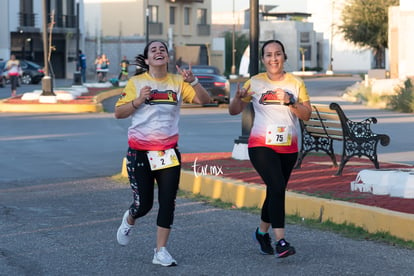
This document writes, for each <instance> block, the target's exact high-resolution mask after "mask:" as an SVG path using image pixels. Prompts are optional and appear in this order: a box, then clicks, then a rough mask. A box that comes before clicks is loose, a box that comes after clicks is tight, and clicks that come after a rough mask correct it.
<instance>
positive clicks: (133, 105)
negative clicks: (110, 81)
mask: <svg viewBox="0 0 414 276" xmlns="http://www.w3.org/2000/svg"><path fill="white" fill-rule="evenodd" d="M131 104H132V107H133V108H134V109H137V108H138V106H136V105H135V104H134V101H131Z"/></svg>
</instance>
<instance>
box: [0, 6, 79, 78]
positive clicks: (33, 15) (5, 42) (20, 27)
mask: <svg viewBox="0 0 414 276" xmlns="http://www.w3.org/2000/svg"><path fill="white" fill-rule="evenodd" d="M3 3H4V5H3V6H2V8H1V9H0V18H1V19H0V22H1V24H0V58H1V59H4V60H7V59H8V58H9V57H10V55H11V54H15V55H16V57H17V58H18V59H27V60H31V61H34V62H36V63H38V64H44V56H43V39H42V32H43V16H44V15H45V13H44V12H43V1H38V0H19V1H15V0H4V1H2V4H3ZM77 5H80V6H82V1H79V2H78V1H76V0H46V17H47V22H48V24H50V23H51V22H53V28H52V35H51V38H52V39H51V43H50V48H51V49H52V52H51V55H50V69H51V73H52V74H53V75H54V76H55V77H56V78H65V77H67V76H69V75H71V76H72V75H73V72H74V71H75V69H76V57H77V54H76V46H77V41H78V40H77V34H78V32H77V22H78V21H77V20H78V17H77V14H76V10H77V9H76V7H77ZM79 10H82V8H80V9H79ZM79 17H80V18H79V22H83V20H82V18H81V17H82V14H81V13H80V14H79ZM79 30H80V31H79V34H80V35H79V41H82V33H83V25H82V24H80V25H79ZM49 33H50V32H48V37H49Z"/></svg>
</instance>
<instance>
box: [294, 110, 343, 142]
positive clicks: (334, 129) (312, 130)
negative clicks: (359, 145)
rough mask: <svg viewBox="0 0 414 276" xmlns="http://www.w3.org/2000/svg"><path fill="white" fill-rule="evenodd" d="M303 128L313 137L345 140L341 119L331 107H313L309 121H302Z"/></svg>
mask: <svg viewBox="0 0 414 276" xmlns="http://www.w3.org/2000/svg"><path fill="white" fill-rule="evenodd" d="M301 123H302V127H303V128H304V129H305V130H306V131H307V132H308V133H309V134H310V135H312V136H315V137H328V138H330V139H334V140H343V139H344V138H343V135H344V133H343V129H342V123H341V119H340V117H339V115H338V113H337V111H336V110H332V109H331V108H330V107H329V105H322V104H318V105H312V114H311V117H310V119H309V120H308V121H302V122H301Z"/></svg>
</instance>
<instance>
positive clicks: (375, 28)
mask: <svg viewBox="0 0 414 276" xmlns="http://www.w3.org/2000/svg"><path fill="white" fill-rule="evenodd" d="M398 5H399V0H350V1H347V4H346V5H345V6H344V9H343V10H342V22H343V24H342V25H340V26H338V28H339V30H340V31H341V32H342V33H343V35H344V37H345V39H346V40H348V41H350V42H352V43H354V44H356V45H358V46H360V47H368V48H370V49H371V50H372V51H373V54H374V57H375V68H384V67H385V49H386V48H387V47H388V8H389V7H390V6H398Z"/></svg>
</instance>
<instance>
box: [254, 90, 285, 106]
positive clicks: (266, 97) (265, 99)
mask: <svg viewBox="0 0 414 276" xmlns="http://www.w3.org/2000/svg"><path fill="white" fill-rule="evenodd" d="M259 103H260V104H263V105H269V104H277V105H280V101H279V100H278V99H277V97H276V93H275V92H274V91H272V90H268V91H266V92H265V93H263V94H262V96H261V97H260V100H259Z"/></svg>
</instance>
